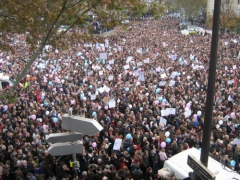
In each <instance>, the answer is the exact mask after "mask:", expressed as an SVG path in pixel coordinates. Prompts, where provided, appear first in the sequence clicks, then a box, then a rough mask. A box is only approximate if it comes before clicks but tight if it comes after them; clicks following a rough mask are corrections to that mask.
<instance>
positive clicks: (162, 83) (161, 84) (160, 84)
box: [159, 81, 167, 87]
mask: <svg viewBox="0 0 240 180" xmlns="http://www.w3.org/2000/svg"><path fill="white" fill-rule="evenodd" d="M166 83H167V82H166V81H160V82H159V86H161V87H162V86H165V85H166Z"/></svg>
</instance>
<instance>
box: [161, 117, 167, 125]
mask: <svg viewBox="0 0 240 180" xmlns="http://www.w3.org/2000/svg"><path fill="white" fill-rule="evenodd" d="M160 123H161V124H163V125H164V126H166V125H167V120H166V119H165V118H163V117H160Z"/></svg>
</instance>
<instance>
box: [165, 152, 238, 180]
mask: <svg viewBox="0 0 240 180" xmlns="http://www.w3.org/2000/svg"><path fill="white" fill-rule="evenodd" d="M188 155H193V156H194V157H195V158H196V159H198V160H200V151H199V150H198V149H196V148H191V149H187V150H185V151H183V152H181V153H179V154H176V155H174V156H173V157H171V158H169V159H168V160H167V161H165V162H164V167H165V168H167V169H171V170H172V171H174V172H175V174H176V176H177V177H178V178H181V179H183V178H186V177H188V173H189V172H193V169H192V168H190V167H189V166H188V164H187V159H188ZM208 169H209V170H210V171H211V172H212V173H213V174H215V175H216V179H215V180H233V179H240V175H239V174H238V173H236V172H234V171H233V170H231V169H229V168H227V167H223V165H222V164H221V163H219V162H218V161H216V160H214V159H213V158H211V157H209V158H208Z"/></svg>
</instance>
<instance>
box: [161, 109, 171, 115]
mask: <svg viewBox="0 0 240 180" xmlns="http://www.w3.org/2000/svg"><path fill="white" fill-rule="evenodd" d="M168 115H169V114H168V111H167V110H166V109H165V110H161V116H168Z"/></svg>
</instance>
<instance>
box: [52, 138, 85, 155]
mask: <svg viewBox="0 0 240 180" xmlns="http://www.w3.org/2000/svg"><path fill="white" fill-rule="evenodd" d="M48 152H49V153H50V154H52V155H53V156H61V155H69V154H79V153H82V152H83V143H82V142H81V141H76V142H74V143H72V142H66V143H55V144H53V145H51V146H50V147H49V148H48Z"/></svg>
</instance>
